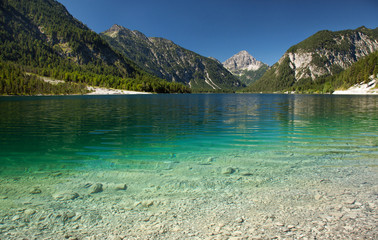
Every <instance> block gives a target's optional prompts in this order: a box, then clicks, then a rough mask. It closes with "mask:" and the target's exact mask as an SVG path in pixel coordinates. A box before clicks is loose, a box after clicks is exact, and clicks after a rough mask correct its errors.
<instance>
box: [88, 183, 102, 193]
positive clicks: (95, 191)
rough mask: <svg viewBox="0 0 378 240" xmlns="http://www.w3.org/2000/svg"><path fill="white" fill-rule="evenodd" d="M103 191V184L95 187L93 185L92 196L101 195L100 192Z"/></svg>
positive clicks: (97, 184)
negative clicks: (93, 194)
mask: <svg viewBox="0 0 378 240" xmlns="http://www.w3.org/2000/svg"><path fill="white" fill-rule="evenodd" d="M102 191H103V189H102V184H101V183H96V184H95V185H93V186H92V187H91V188H90V194H92V193H99V192H102Z"/></svg>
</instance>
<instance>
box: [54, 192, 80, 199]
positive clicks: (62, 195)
mask: <svg viewBox="0 0 378 240" xmlns="http://www.w3.org/2000/svg"><path fill="white" fill-rule="evenodd" d="M78 197H79V194H78V193H76V192H59V193H56V194H54V195H53V198H54V199H55V200H62V201H67V200H74V199H75V198H78Z"/></svg>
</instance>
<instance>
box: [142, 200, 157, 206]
mask: <svg viewBox="0 0 378 240" xmlns="http://www.w3.org/2000/svg"><path fill="white" fill-rule="evenodd" d="M141 204H142V206H143V207H151V206H152V205H154V201H153V200H144V201H142V202H141Z"/></svg>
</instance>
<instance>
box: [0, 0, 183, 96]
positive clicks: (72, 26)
mask: <svg viewBox="0 0 378 240" xmlns="http://www.w3.org/2000/svg"><path fill="white" fill-rule="evenodd" d="M0 23H1V24H0V43H1V44H0V61H1V62H3V63H4V64H3V65H2V68H3V69H7V68H8V66H11V65H12V64H13V65H12V67H9V70H8V71H12V69H15V68H19V69H20V72H21V74H17V75H18V77H13V78H12V77H11V78H12V79H9V78H8V82H4V81H3V80H2V81H1V82H2V84H1V85H0V87H1V89H0V93H2V94H23V93H22V92H21V93H20V92H18V90H17V89H21V88H19V86H18V85H20V84H22V81H21V80H22V79H27V78H28V77H27V75H25V74H24V72H32V73H36V74H39V75H44V76H50V77H53V78H57V79H64V80H67V81H71V82H83V83H87V84H91V85H100V86H106V87H113V88H124V89H131V90H139V91H162V92H170V91H173V92H176V91H177V92H180V91H187V89H186V88H185V87H184V86H182V85H179V84H170V83H167V82H165V81H163V80H161V79H159V78H157V77H154V76H152V75H151V74H147V73H146V72H144V71H143V70H141V69H140V68H139V67H138V66H137V65H136V64H135V63H133V62H132V61H131V60H129V59H127V58H125V57H124V56H123V55H122V54H120V53H118V52H116V51H114V50H113V49H112V48H111V47H110V46H109V44H108V43H107V42H106V41H105V40H103V39H102V37H101V36H99V35H98V34H97V33H95V32H93V31H91V30H90V29H89V28H88V27H86V26H85V25H84V24H83V23H81V22H80V21H78V20H76V19H75V18H74V17H72V15H70V14H69V12H68V11H67V10H66V8H65V7H64V6H63V5H62V4H60V3H58V2H57V1H54V0H5V1H4V0H3V1H1V2H0ZM10 80H11V81H10ZM9 81H10V83H11V85H9Z"/></svg>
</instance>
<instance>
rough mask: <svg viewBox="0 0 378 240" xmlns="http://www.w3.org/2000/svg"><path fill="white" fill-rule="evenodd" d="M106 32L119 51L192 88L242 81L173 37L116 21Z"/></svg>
mask: <svg viewBox="0 0 378 240" xmlns="http://www.w3.org/2000/svg"><path fill="white" fill-rule="evenodd" d="M102 36H103V37H104V38H105V39H106V40H107V41H108V43H110V44H111V45H112V46H113V47H114V48H116V49H117V50H118V51H120V52H122V53H124V54H125V55H126V57H128V58H130V59H131V60H133V61H135V62H136V63H137V64H138V65H139V66H140V67H141V68H143V69H145V70H146V71H148V72H150V73H152V74H154V75H156V76H158V77H161V78H164V79H166V80H168V81H172V82H181V83H184V84H186V85H188V86H190V87H191V88H192V89H197V90H211V91H220V90H226V89H238V88H240V87H242V84H241V82H240V81H239V80H238V79H237V78H236V77H235V76H233V75H232V74H231V73H230V72H228V71H227V70H226V69H225V68H224V67H223V66H222V64H220V63H219V62H217V61H215V60H212V59H210V58H206V57H203V56H201V55H199V54H196V53H194V52H192V51H189V50H187V49H184V48H182V47H180V46H178V45H176V44H175V43H173V42H172V41H170V40H167V39H164V38H156V37H146V36H145V35H144V34H143V33H141V32H138V31H132V30H129V29H127V28H125V27H122V26H119V25H114V26H112V27H111V28H110V29H109V30H107V31H105V32H104V33H102Z"/></svg>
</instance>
